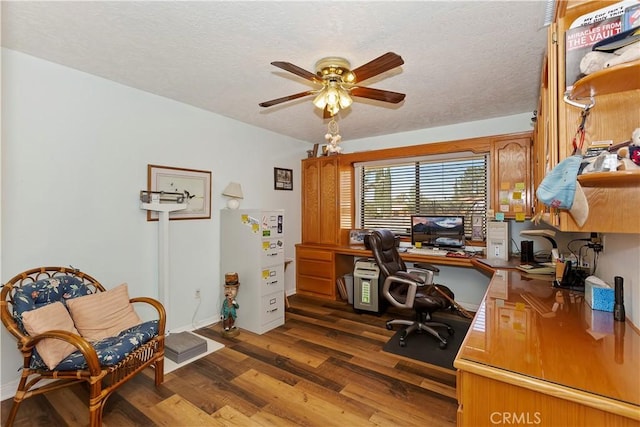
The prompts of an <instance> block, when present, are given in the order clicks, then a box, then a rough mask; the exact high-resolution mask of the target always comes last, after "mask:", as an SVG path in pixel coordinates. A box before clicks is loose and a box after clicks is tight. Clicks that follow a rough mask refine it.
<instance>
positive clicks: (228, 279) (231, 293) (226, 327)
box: [222, 273, 240, 337]
mask: <svg viewBox="0 0 640 427" xmlns="http://www.w3.org/2000/svg"><path fill="white" fill-rule="evenodd" d="M239 287H240V282H239V281H238V273H226V274H225V275H224V301H223V302H222V334H223V335H224V336H226V337H232V336H236V335H238V333H239V331H238V328H237V327H236V326H235V323H236V318H237V312H236V310H237V309H238V308H240V305H239V304H238V302H237V301H236V296H237V295H238V288H239Z"/></svg>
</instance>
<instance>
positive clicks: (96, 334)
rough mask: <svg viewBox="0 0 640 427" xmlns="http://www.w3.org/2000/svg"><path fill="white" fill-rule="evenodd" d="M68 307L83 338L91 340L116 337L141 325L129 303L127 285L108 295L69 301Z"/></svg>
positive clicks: (101, 294)
mask: <svg viewBox="0 0 640 427" xmlns="http://www.w3.org/2000/svg"><path fill="white" fill-rule="evenodd" d="M67 306H68V307H69V311H70V312H71V317H72V318H73V323H75V325H76V328H77V329H78V331H79V332H80V335H82V336H83V337H84V338H85V339H87V340H89V341H97V340H100V339H103V338H107V337H115V336H116V335H118V334H119V333H120V332H122V331H124V330H125V329H129V328H131V327H133V326H136V325H139V324H140V323H142V320H140V317H139V316H138V315H137V314H136V312H135V311H134V310H133V306H132V305H131V303H130V302H129V290H128V287H127V284H126V283H123V284H122V285H120V286H117V287H115V288H113V289H110V290H108V291H106V292H98V293H96V294H91V295H85V296H82V297H78V298H73V299H70V300H68V301H67Z"/></svg>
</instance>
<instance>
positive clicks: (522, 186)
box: [516, 182, 524, 191]
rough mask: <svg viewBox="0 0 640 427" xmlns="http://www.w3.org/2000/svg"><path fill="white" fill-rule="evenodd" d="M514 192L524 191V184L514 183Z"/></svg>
mask: <svg viewBox="0 0 640 427" xmlns="http://www.w3.org/2000/svg"><path fill="white" fill-rule="evenodd" d="M516 190H520V191H522V190H524V182H516Z"/></svg>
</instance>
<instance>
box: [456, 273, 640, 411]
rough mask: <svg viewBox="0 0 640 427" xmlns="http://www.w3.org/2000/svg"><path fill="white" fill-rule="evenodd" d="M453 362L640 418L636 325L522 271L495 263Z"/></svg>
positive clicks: (639, 340) (639, 357)
mask: <svg viewBox="0 0 640 427" xmlns="http://www.w3.org/2000/svg"><path fill="white" fill-rule="evenodd" d="M558 292H559V294H558ZM556 303H557V305H556ZM561 304H562V305H561ZM554 308H555V310H554ZM454 366H455V367H456V368H458V369H461V370H464V371H467V372H473V373H476V374H478V375H483V376H488V377H492V378H496V377H500V379H501V380H502V381H504V382H508V383H511V384H515V385H518V386H521V387H526V388H530V389H532V390H543V389H546V390H547V391H548V392H549V393H550V394H553V395H555V396H557V397H561V398H564V399H568V400H574V401H577V402H580V403H581V404H587V405H591V406H594V407H597V406H602V405H605V404H606V405H607V407H608V408H609V409H607V410H608V411H611V412H616V413H619V414H624V415H625V416H627V417H629V418H633V419H636V420H640V373H639V371H640V369H639V368H640V334H639V333H638V331H637V330H636V329H635V328H634V327H633V326H632V325H631V323H629V322H616V321H614V320H613V313H609V312H602V311H597V310H591V308H590V307H589V306H588V304H587V303H586V302H585V300H584V297H583V294H582V293H579V292H573V291H568V290H560V289H556V288H553V287H552V286H551V283H550V281H545V280H538V279H527V278H525V276H523V275H522V273H520V272H519V271H513V270H500V269H498V270H496V272H495V274H494V276H493V278H492V279H491V282H490V283H489V287H488V289H487V293H486V295H485V298H484V299H483V301H482V303H481V305H480V308H479V310H478V313H477V314H476V316H475V318H474V320H473V323H472V324H471V327H470V328H469V332H468V333H467V335H466V337H465V340H464V342H463V344H462V346H461V348H460V351H459V352H458V355H457V357H456V360H455V362H454Z"/></svg>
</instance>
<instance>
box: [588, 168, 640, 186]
mask: <svg viewBox="0 0 640 427" xmlns="http://www.w3.org/2000/svg"><path fill="white" fill-rule="evenodd" d="M578 182H580V185H582V186H583V187H632V186H637V185H638V184H640V169H637V170H630V171H616V172H594V173H587V174H584V175H580V176H578Z"/></svg>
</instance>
